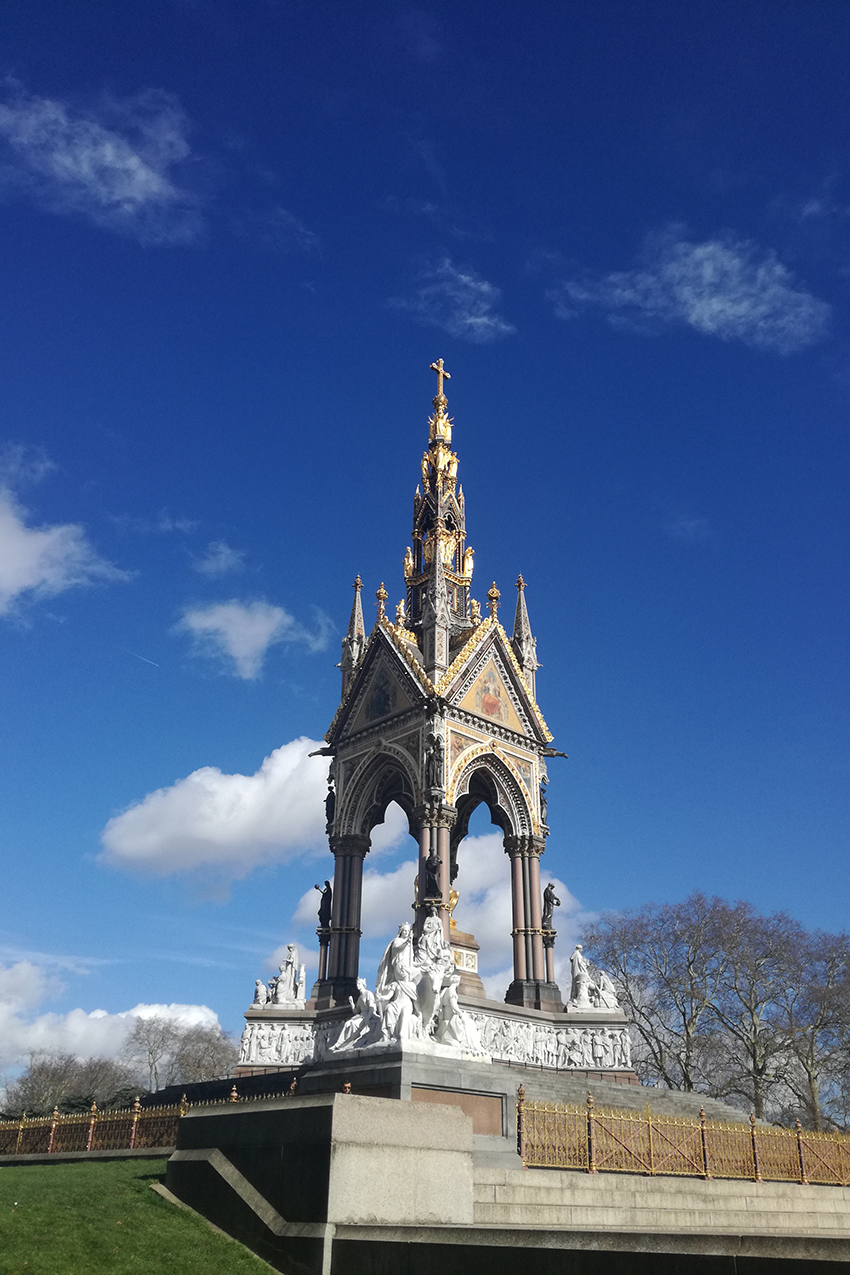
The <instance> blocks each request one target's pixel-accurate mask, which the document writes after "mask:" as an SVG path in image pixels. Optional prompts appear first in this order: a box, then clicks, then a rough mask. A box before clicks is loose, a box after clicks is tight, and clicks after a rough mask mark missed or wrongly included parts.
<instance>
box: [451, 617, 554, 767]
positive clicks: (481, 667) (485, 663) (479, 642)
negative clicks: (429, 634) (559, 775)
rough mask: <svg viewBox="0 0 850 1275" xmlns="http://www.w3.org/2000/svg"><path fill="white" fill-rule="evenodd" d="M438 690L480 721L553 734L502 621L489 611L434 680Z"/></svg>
mask: <svg viewBox="0 0 850 1275" xmlns="http://www.w3.org/2000/svg"><path fill="white" fill-rule="evenodd" d="M437 692H438V694H440V695H444V696H445V698H446V699H447V700H448V701H449V703H451V704H453V705H454V706H455V707H456V708H458V709H461V710H462V711H463V712H466V713H472V714H474V715H475V716H476V717H480V718H481V720H482V723H486V722H489V723H491V724H493V725H499V726H504V727H506V728H507V729H508V730H512V731H514V732H515V733H516V734H519V735H526V736H530V737H532V738H535V737H536V738H537V739H540V740H542V741H543V742H545V743H548V742H549V741H550V740H551V738H552V736H551V734H550V732H549V729H548V727H547V726H546V723H545V721H544V720H543V716H542V714H541V712H540V709H539V708H538V707H537V704H536V703H535V701H534V698H533V696H532V695H531V693H530V691H529V689H528V686H527V685H526V683H525V681H524V679H523V677H522V670H521V669H520V667H519V664H518V662H517V658H516V655H515V654H514V651H513V649H512V647H511V644H510V642H509V640H508V635H507V634H506V633H505V631H504V629H503V628H502V626H501V625H500V624H499V623H498V621H497V620H495V619H494V618H493V617H490V618H488V619H486V620H484V621H483V623H482V624H480V625H479V626H478V628H476V629H475V630H474V632H473V634H472V636H471V637H470V638H469V641H468V642H467V643H466V644H465V645H464V647H463V649H462V650H461V651H460V652H459V654H458V655H457V657H456V658H455V660H454V662H453V663H452V665H451V667H450V668H449V669H448V670H447V672H446V673H445V674H444V675H443V677H442V678H441V679H440V681H439V683H438V685H437Z"/></svg>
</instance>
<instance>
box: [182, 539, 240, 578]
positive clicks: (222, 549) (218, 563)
mask: <svg viewBox="0 0 850 1275" xmlns="http://www.w3.org/2000/svg"><path fill="white" fill-rule="evenodd" d="M192 566H193V567H194V568H195V570H196V571H199V572H200V573H201V575H204V576H224V575H227V574H228V573H229V572H231V571H242V570H243V568H244V566H245V554H244V552H243V551H242V550H241V549H234V548H232V547H231V546H230V545H229V544H228V543H227V541H226V540H211V541H210V543H209V544H208V545H207V550H206V553H205V554H204V556H203V557H202V558H193V559H192Z"/></svg>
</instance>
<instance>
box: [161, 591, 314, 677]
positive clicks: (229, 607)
mask: <svg viewBox="0 0 850 1275" xmlns="http://www.w3.org/2000/svg"><path fill="white" fill-rule="evenodd" d="M331 629H332V624H331V621H330V620H329V619H328V617H327V616H326V615H324V614H323V613H322V612H317V617H316V628H315V630H313V631H312V632H311V631H310V630H309V629H306V628H305V627H304V626H303V625H302V624H299V622H298V621H297V620H296V619H295V618H294V617H293V616H291V615H290V614H289V612H288V611H285V610H284V609H283V607H279V606H272V604H271V603H269V602H264V601H257V602H248V603H245V602H237V601H235V600H231V601H230V602H215V603H212V605H210V606H205V607H194V608H192V607H187V609H186V610H185V611H184V612H183V616H182V618H181V619H180V621H179V622H178V624H177V626H176V631H177V632H181V633H189V634H191V636H192V638H193V641H194V649H195V652H196V654H198V655H203V656H207V657H210V658H212V659H214V660H217V661H218V662H220V663H221V662H222V661H223V663H224V665H225V667H226V669H227V671H228V672H231V673H233V674H234V675H235V676H236V677H241V678H244V679H245V680H246V681H255V680H256V679H257V678H259V677H260V675H261V674H262V671H263V660H264V659H265V655H266V652H267V651H268V649H269V647H270V646H273V645H276V644H277V643H280V642H286V643H297V644H300V645H303V646H305V647H306V648H307V650H308V651H324V650H325V649H326V648H327V644H328V638H329V636H330V632H331Z"/></svg>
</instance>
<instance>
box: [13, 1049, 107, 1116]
mask: <svg viewBox="0 0 850 1275" xmlns="http://www.w3.org/2000/svg"><path fill="white" fill-rule="evenodd" d="M131 1079H132V1077H131V1075H130V1072H129V1070H128V1069H127V1068H126V1067H125V1066H122V1065H121V1064H120V1063H117V1062H115V1061H114V1060H113V1059H111V1058H82V1059H81V1058H75V1057H74V1055H73V1054H67V1053H46V1052H40V1053H33V1054H31V1055H30V1059H29V1065H28V1066H27V1068H26V1070H25V1071H24V1072H23V1073H22V1075H20V1076H19V1077H18V1078H17V1080H15V1081H13V1082H12V1083H11V1084H10V1085H8V1086H7V1089H6V1101H5V1107H6V1110H7V1111H8V1112H9V1113H10V1114H12V1113H19V1112H21V1111H28V1112H30V1113H31V1114H33V1115H37V1114H42V1115H45V1114H47V1113H48V1112H50V1111H52V1110H53V1108H54V1107H59V1109H60V1110H61V1111H68V1110H74V1109H77V1108H80V1107H90V1106H91V1104H92V1103H93V1102H96V1103H97V1104H98V1106H104V1105H106V1106H109V1105H111V1104H112V1103H113V1102H114V1101H115V1100H116V1098H119V1097H120V1096H122V1095H126V1092H127V1087H128V1086H129V1085H130V1082H131Z"/></svg>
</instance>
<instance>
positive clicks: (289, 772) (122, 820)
mask: <svg viewBox="0 0 850 1275" xmlns="http://www.w3.org/2000/svg"><path fill="white" fill-rule="evenodd" d="M320 746H321V745H320V744H319V743H317V742H316V740H313V739H304V738H302V739H295V740H292V741H291V742H290V743H288V744H284V745H283V746H282V747H281V748H277V749H275V751H274V752H273V753H272V754H271V755H270V756H269V757H267V758H266V759H265V761H264V762H263V764H262V766H261V767H260V769H259V770H258V771H257V772H256V774H253V775H225V774H222V772H221V771H220V770H219V769H218V768H217V767H215V766H204V767H203V768H202V769H200V770H196V771H193V773H192V774H191V775H188V776H187V777H186V778H185V779H178V780H177V782H176V783H174V784H172V785H171V787H170V788H160V789H158V790H157V791H156V792H152V793H148V795H147V796H146V797H144V798H143V799H142V800H141V801H139V802H136V803H135V804H134V805H132V806H130V807H129V809H128V810H125V811H124V812H123V814H120V815H116V816H115V817H114V818H112V819H110V820H109V822H108V824H107V825H106V827H105V828H104V830H103V833H102V836H101V841H102V844H103V852H102V854H101V859H102V860H103V861H104V862H106V863H108V864H111V865H112V866H114V867H120V868H129V869H132V870H135V871H139V872H145V873H151V874H153V875H155V876H169V875H171V874H172V873H176V872H193V871H198V870H201V869H203V871H204V879H205V880H208V879H209V877H210V876H212V877H213V878H214V879H215V880H218V881H225V882H228V881H238V880H240V879H241V878H242V877H245V876H247V875H248V873H249V872H251V871H252V870H253V869H254V868H256V867H257V866H258V865H259V864H263V863H284V862H286V861H287V860H290V859H294V858H296V857H297V856H298V855H301V854H304V853H308V852H312V851H314V850H316V849H317V848H318V847H319V846H321V845H322V844H323V843H324V831H325V806H324V801H325V793H326V791H327V788H326V776H327V771H328V763H327V759H326V758H322V757H309V756H308V753H310V752H313V751H314V750H315V749H317V748H319V747H320Z"/></svg>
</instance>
